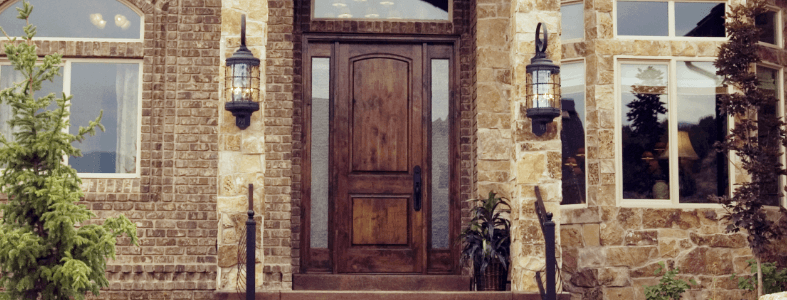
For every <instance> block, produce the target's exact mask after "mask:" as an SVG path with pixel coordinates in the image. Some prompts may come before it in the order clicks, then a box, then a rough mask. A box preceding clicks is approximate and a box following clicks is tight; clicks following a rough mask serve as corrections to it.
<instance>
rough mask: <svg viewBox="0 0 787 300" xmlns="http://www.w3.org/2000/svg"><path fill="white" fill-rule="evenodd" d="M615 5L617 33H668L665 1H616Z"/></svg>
mask: <svg viewBox="0 0 787 300" xmlns="http://www.w3.org/2000/svg"><path fill="white" fill-rule="evenodd" d="M617 5H618V6H617V17H618V24H617V30H618V35H651V36H667V35H668V34H669V23H668V17H667V16H668V13H667V9H668V7H669V6H668V3H667V2H649V1H618V2H617Z"/></svg>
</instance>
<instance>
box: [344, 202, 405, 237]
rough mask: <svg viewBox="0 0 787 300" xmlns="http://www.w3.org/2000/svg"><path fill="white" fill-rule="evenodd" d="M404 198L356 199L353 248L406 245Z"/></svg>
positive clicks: (354, 205) (354, 204)
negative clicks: (359, 246)
mask: <svg viewBox="0 0 787 300" xmlns="http://www.w3.org/2000/svg"><path fill="white" fill-rule="evenodd" d="M409 200H410V197H404V198H387V197H386V198H353V245H407V229H408V227H409V224H407V223H408V222H407V202H408V201H409Z"/></svg>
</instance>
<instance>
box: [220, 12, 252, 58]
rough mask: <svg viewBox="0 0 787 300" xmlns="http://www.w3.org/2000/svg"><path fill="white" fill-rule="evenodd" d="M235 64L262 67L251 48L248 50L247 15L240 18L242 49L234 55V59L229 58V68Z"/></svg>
mask: <svg viewBox="0 0 787 300" xmlns="http://www.w3.org/2000/svg"><path fill="white" fill-rule="evenodd" d="M235 64H248V65H251V66H259V65H260V59H259V58H256V57H254V54H252V53H251V51H250V50H249V48H246V14H242V15H241V16H240V48H238V50H237V51H235V53H233V54H232V57H229V58H227V66H228V67H230V66H232V65H235Z"/></svg>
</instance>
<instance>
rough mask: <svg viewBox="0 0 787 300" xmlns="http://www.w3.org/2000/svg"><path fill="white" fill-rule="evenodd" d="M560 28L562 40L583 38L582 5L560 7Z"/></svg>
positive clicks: (583, 19) (583, 20)
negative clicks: (561, 29)
mask: <svg viewBox="0 0 787 300" xmlns="http://www.w3.org/2000/svg"><path fill="white" fill-rule="evenodd" d="M560 27H561V28H563V35H562V36H561V37H560V38H561V39H562V40H570V39H581V38H583V37H585V18H584V5H583V4H582V3H577V4H570V5H563V6H561V7H560Z"/></svg>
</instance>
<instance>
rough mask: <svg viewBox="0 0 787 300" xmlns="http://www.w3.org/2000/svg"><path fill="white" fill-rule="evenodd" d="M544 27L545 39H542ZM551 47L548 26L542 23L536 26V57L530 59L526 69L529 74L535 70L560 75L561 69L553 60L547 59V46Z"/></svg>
mask: <svg viewBox="0 0 787 300" xmlns="http://www.w3.org/2000/svg"><path fill="white" fill-rule="evenodd" d="M542 26H543V29H544V30H543V31H544V38H543V39H541V28H542ZM548 45H549V32H548V31H547V26H546V25H545V24H543V23H541V22H539V23H538V25H537V26H536V55H535V56H533V58H532V59H530V64H529V65H527V66H526V67H525V68H526V69H527V72H531V71H533V70H550V71H552V73H555V74H557V73H560V67H559V66H557V65H555V64H554V63H553V62H552V60H550V59H548V58H547V54H546V51H547V46H548Z"/></svg>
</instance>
